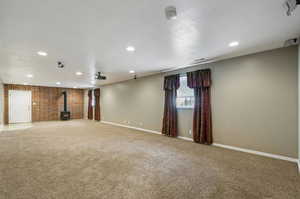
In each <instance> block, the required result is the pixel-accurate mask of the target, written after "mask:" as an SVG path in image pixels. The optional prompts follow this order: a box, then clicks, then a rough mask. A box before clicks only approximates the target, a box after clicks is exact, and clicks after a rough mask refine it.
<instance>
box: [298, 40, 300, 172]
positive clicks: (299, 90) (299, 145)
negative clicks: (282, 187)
mask: <svg viewBox="0 0 300 199" xmlns="http://www.w3.org/2000/svg"><path fill="white" fill-rule="evenodd" d="M298 82H299V84H298V102H299V104H298V109H299V110H298V159H299V163H298V167H299V172H300V115H299V114H300V45H299V46H298Z"/></svg>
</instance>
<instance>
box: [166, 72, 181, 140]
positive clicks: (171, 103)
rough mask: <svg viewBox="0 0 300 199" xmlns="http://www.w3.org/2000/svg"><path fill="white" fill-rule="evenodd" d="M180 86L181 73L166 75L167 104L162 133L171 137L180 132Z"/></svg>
mask: <svg viewBox="0 0 300 199" xmlns="http://www.w3.org/2000/svg"><path fill="white" fill-rule="evenodd" d="M179 86H180V81H179V75H171V76H166V77H165V80H164V90H165V106H164V117H163V128H162V134H164V135H167V136H170V137H177V134H178V129H177V109H176V96H177V89H178V88H179Z"/></svg>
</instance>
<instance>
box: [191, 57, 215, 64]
mask: <svg viewBox="0 0 300 199" xmlns="http://www.w3.org/2000/svg"><path fill="white" fill-rule="evenodd" d="M214 60H215V59H213V58H208V57H206V58H200V59H195V60H194V61H193V62H192V63H191V65H198V64H199V65H200V64H206V63H210V62H213V61H214Z"/></svg>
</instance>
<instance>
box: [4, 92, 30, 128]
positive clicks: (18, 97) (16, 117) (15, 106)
mask: <svg viewBox="0 0 300 199" xmlns="http://www.w3.org/2000/svg"><path fill="white" fill-rule="evenodd" d="M8 95H9V99H8V104H9V105H8V106H9V107H8V110H9V123H10V124H15V123H27V122H31V91H19V90H9V91H8Z"/></svg>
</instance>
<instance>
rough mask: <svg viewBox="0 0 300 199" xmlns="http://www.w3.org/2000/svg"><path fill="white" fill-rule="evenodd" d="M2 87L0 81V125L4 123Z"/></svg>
mask: <svg viewBox="0 0 300 199" xmlns="http://www.w3.org/2000/svg"><path fill="white" fill-rule="evenodd" d="M3 110H4V87H3V83H2V82H1V80H0V125H3V123H4V111H3Z"/></svg>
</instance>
